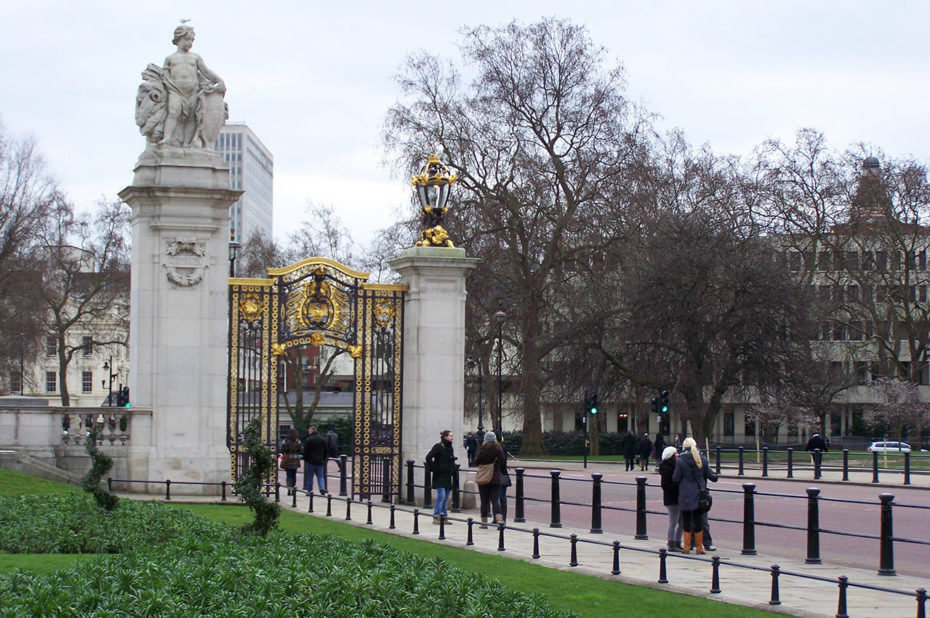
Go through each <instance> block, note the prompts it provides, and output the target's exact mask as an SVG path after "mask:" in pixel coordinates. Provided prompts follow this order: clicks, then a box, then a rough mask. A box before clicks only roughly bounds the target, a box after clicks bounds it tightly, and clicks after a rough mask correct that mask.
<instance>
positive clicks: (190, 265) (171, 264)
mask: <svg viewBox="0 0 930 618" xmlns="http://www.w3.org/2000/svg"><path fill="white" fill-rule="evenodd" d="M162 266H163V267H164V268H165V274H166V275H167V277H168V281H170V282H171V283H173V284H175V285H177V286H180V287H192V286H195V285H197V284H198V283H200V282H201V280H203V275H204V272H205V271H206V270H207V268H209V264H207V250H206V249H205V248H204V245H203V243H201V242H199V241H198V240H197V239H196V238H178V239H176V240H173V241H169V242H168V247H167V249H166V250H165V259H164V261H163V262H162Z"/></svg>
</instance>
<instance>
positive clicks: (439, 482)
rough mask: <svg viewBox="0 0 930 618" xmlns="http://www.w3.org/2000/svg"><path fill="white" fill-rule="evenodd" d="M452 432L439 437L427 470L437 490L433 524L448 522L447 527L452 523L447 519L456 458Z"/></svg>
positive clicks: (431, 451)
mask: <svg viewBox="0 0 930 618" xmlns="http://www.w3.org/2000/svg"><path fill="white" fill-rule="evenodd" d="M452 440H453V435H452V431H451V430H449V429H446V430H444V431H443V432H442V433H441V434H440V435H439V442H437V443H436V444H434V445H433V448H432V449H430V452H429V453H427V455H426V460H425V462H424V463H425V465H426V468H427V469H428V470H429V471H430V472H431V473H432V475H433V487H435V488H436V505H435V506H434V507H433V523H434V524H439V523H440V522H441V520H443V519H445V520H446V525H447V526H451V525H452V522H451V521H449V520H448V518H447V515H448V513H447V508H448V505H449V494H451V493H452V474H453V473H454V472H455V456H454V455H453V454H452Z"/></svg>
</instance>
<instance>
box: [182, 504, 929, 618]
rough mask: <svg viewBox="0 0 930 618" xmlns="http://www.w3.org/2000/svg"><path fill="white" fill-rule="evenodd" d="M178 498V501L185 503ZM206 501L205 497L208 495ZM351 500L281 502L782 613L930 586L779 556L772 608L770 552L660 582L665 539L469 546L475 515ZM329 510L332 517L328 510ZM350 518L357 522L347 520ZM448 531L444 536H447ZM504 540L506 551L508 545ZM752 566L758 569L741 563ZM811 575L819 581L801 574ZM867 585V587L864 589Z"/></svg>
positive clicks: (726, 555)
mask: <svg viewBox="0 0 930 618" xmlns="http://www.w3.org/2000/svg"><path fill="white" fill-rule="evenodd" d="M184 499H185V497H181V496H177V497H176V498H175V500H176V501H177V500H184ZM201 500H202V499H201ZM347 500H348V499H347V498H346V497H339V496H335V495H334V496H332V498H331V501H330V500H329V499H328V498H326V497H323V496H319V495H316V496H314V498H313V512H312V513H309V512H308V511H309V508H310V502H309V499H308V497H307V496H306V495H305V494H303V493H300V494H299V495H298V497H297V500H296V507H293V506H292V504H293V502H294V500H293V498H292V497H291V496H287V495H286V491H285V490H284V489H283V488H282V490H281V506H282V507H283V508H286V509H289V510H290V509H292V508H293V510H295V511H296V512H299V513H303V514H307V515H308V516H311V517H322V518H325V517H331V518H333V519H337V520H339V521H342V522H345V523H348V524H351V525H355V526H359V527H369V528H373V529H376V530H380V531H382V532H385V533H387V534H396V535H401V536H407V537H411V538H417V539H419V540H422V541H427V542H431V543H443V544H446V545H451V546H453V547H460V548H463V549H469V550H472V551H479V552H483V553H488V554H498V555H503V556H507V557H510V558H515V559H520V560H524V561H526V562H531V563H536V564H540V565H542V566H546V567H550V568H555V569H561V570H565V571H577V572H579V573H584V574H587V575H591V576H594V577H600V578H603V579H612V580H616V581H619V582H623V583H627V584H632V585H638V586H648V587H650V588H655V589H658V590H667V591H671V592H677V593H681V594H687V595H691V596H697V597H704V598H708V599H715V600H719V601H723V602H727V603H734V604H739V605H745V606H750V607H755V608H758V609H763V610H767V611H773V612H778V613H782V614H788V615H793V616H836V615H837V614H838V609H839V599H840V587H839V580H838V578H839V577H840V576H845V577H847V578H848V583H849V587H848V588H847V591H846V609H847V614H848V615H849V616H863V617H865V616H868V617H882V616H888V617H902V616H916V615H917V601H916V596H915V591H916V590H917V589H918V588H926V587H928V583H930V582H928V581H927V580H924V579H921V578H917V577H909V576H901V575H898V576H895V577H887V576H880V575H878V574H877V573H876V571H874V570H865V569H853V568H848V567H843V566H837V565H824V564H821V565H811V564H805V563H804V562H803V561H800V560H789V559H779V563H778V564H779V567H780V572H781V574H780V576H779V584H778V588H779V594H778V598H779V600H780V601H781V604H780V605H770V604H769V601H770V600H771V599H772V581H773V577H772V572H771V567H772V559H771V557H762V556H744V555H741V554H740V553H739V551H734V550H723V549H721V550H718V551H716V552H713V553H708V554H705V555H703V556H701V555H696V554H694V553H692V554H690V555H687V556H685V555H682V554H675V553H670V554H668V555H667V559H666V579H667V580H668V583H658V580H659V575H660V552H659V550H660V549H661V548H662V547H664V542H661V541H659V540H657V539H650V540H636V539H634V538H632V537H631V536H624V535H620V536H613V537H606V536H605V535H603V534H591V533H590V530H588V529H577V528H571V527H562V528H550V527H549V525H548V523H540V522H536V523H533V522H526V523H513V522H509V523H508V524H507V525H506V526H505V527H504V528H503V541H502V540H501V539H502V537H501V529H500V528H498V527H496V526H494V525H489V527H488V528H487V529H481V528H480V527H479V524H478V523H477V522H476V523H473V524H472V542H473V544H471V545H469V544H468V528H469V526H468V524H467V519H468V517H469V513H450V518H451V520H452V522H453V525H451V526H442V527H440V526H438V525H434V524H433V523H432V509H428V510H427V511H426V512H423V513H420V514H419V515H418V516H417V517H416V519H417V529H418V534H414V519H415V515H414V508H413V507H408V506H405V505H397V506H395V508H394V522H393V524H394V526H393V528H392V527H391V510H390V505H388V504H385V503H382V502H380V500H379V501H377V502H375V501H373V502H372V506H371V523H370V524H369V523H368V511H369V508H368V504H367V502H360V501H358V500H355V501H351V504H349V506H348V510H347ZM327 510H329V512H330V515H327ZM347 514H348V517H350V518H351V519H347ZM534 527H538V530H539V540H538V547H539V558H536V559H534V558H533V557H532V556H533V550H534V535H533V528H534ZM440 534H443V536H444V538H443V539H440V538H439V537H440ZM571 535H575V536H576V539H577V543H576V548H575V549H576V559H577V563H578V564H577V566H571V564H570V563H571V562H572V543H571V540H570V537H571ZM615 541H616V542H619V544H620V548H619V552H618V554H617V555H618V557H619V567H620V573H619V574H617V575H614V574H613V573H612V571H613V570H614V548H613V543H614V542H615ZM502 543H503V550H501V544H502ZM714 556H716V557H718V558H719V571H718V579H719V581H718V589H719V591H720V592H711V590H712V587H713V585H714V577H713V557H714ZM737 565H741V566H742V567H751V568H740V566H737ZM798 575H804V576H809V577H815V578H818V579H806V578H803V577H798ZM860 586H865V588H862V587H860ZM875 588H890V589H893V590H897V591H901V592H902V593H903V594H893V593H887V592H882V591H880V590H876V589H875Z"/></svg>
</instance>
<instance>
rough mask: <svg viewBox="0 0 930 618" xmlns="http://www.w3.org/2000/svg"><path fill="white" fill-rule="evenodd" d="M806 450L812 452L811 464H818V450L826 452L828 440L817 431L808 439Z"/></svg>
mask: <svg viewBox="0 0 930 618" xmlns="http://www.w3.org/2000/svg"><path fill="white" fill-rule="evenodd" d="M804 450H805V451H808V452H809V453H810V454H811V464H813V465H816V464H817V461H816V459H815V457H816V456H817V451H818V450H819V451H820V453H821V454H823V453H826V452H827V442H826V440H824V439H823V438H821V437H820V433H818V432H816V431H815V432H814V433H813V435H812V436H811V437H810V439H809V440H808V441H807V445H806V446H805V447H804Z"/></svg>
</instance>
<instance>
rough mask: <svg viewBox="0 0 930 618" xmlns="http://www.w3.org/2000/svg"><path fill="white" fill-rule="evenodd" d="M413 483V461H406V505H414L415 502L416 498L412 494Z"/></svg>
mask: <svg viewBox="0 0 930 618" xmlns="http://www.w3.org/2000/svg"><path fill="white" fill-rule="evenodd" d="M414 487H415V486H414V483H413V460H412V459H408V460H407V504H414V503H415V502H416V497H415V496H414V494H413V490H414Z"/></svg>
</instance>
